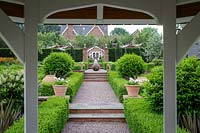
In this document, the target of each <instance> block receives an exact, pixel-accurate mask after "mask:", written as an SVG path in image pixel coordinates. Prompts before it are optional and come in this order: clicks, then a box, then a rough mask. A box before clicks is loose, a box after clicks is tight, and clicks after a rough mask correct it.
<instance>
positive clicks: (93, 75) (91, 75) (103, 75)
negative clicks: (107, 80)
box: [84, 74, 108, 77]
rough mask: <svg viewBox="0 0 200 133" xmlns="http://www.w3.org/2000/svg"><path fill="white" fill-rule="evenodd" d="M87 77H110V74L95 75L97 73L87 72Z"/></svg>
mask: <svg viewBox="0 0 200 133" xmlns="http://www.w3.org/2000/svg"><path fill="white" fill-rule="evenodd" d="M84 76H85V77H97V76H98V77H108V75H107V74H99V75H95V74H90V75H89V74H85V75H84Z"/></svg>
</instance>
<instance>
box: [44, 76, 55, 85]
mask: <svg viewBox="0 0 200 133" xmlns="http://www.w3.org/2000/svg"><path fill="white" fill-rule="evenodd" d="M55 81H56V76H55V75H46V76H45V77H44V78H43V80H42V82H45V83H55Z"/></svg>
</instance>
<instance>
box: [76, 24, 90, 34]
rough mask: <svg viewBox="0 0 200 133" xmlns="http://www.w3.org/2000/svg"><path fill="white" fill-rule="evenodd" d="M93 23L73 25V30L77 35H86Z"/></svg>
mask: <svg viewBox="0 0 200 133" xmlns="http://www.w3.org/2000/svg"><path fill="white" fill-rule="evenodd" d="M93 27H94V25H73V28H74V31H75V32H76V33H77V34H78V35H87V34H88V32H89V31H90V30H91V29H92V28H93Z"/></svg>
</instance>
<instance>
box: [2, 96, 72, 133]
mask: <svg viewBox="0 0 200 133" xmlns="http://www.w3.org/2000/svg"><path fill="white" fill-rule="evenodd" d="M38 114H39V115H38V127H39V131H38V132H39V133H60V132H61V131H62V129H63V127H64V125H65V123H66V121H67V119H68V114H69V103H68V100H67V99H65V98H63V97H53V98H49V99H48V100H47V101H46V102H43V103H41V104H40V105H39V113H38ZM23 132H24V118H21V119H20V120H19V121H17V122H15V123H14V124H13V125H12V126H11V127H10V128H9V129H8V130H7V131H6V133H23Z"/></svg>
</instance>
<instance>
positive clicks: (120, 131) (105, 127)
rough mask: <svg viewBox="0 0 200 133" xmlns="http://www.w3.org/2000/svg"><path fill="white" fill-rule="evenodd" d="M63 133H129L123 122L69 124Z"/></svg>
mask: <svg viewBox="0 0 200 133" xmlns="http://www.w3.org/2000/svg"><path fill="white" fill-rule="evenodd" d="M63 133H129V129H128V127H127V124H126V123H121V122H68V124H67V125H66V127H65V129H64V130H63Z"/></svg>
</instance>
